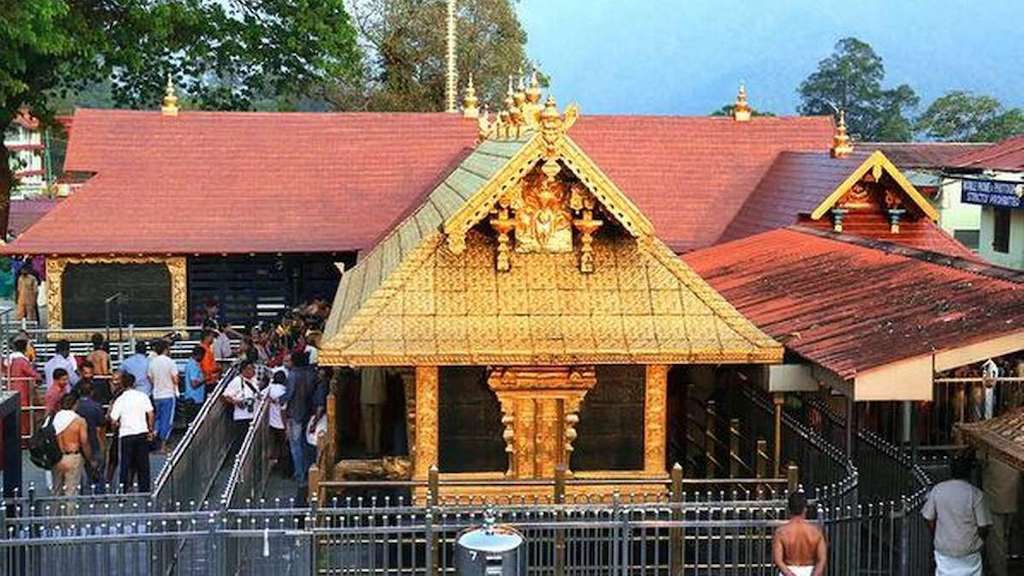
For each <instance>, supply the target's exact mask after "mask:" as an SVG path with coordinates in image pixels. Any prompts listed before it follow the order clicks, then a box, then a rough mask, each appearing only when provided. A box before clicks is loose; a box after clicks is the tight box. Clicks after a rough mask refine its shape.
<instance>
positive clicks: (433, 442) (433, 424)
mask: <svg viewBox="0 0 1024 576" xmlns="http://www.w3.org/2000/svg"><path fill="white" fill-rule="evenodd" d="M437 379H438V369H437V366H417V367H416V414H415V418H416V442H415V445H414V450H413V458H414V459H413V462H414V464H413V477H414V478H416V479H417V480H425V479H426V478H427V474H428V472H429V470H430V467H431V466H437V409H438V406H437V394H438V389H437Z"/></svg>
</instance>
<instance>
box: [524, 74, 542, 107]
mask: <svg viewBox="0 0 1024 576" xmlns="http://www.w3.org/2000/svg"><path fill="white" fill-rule="evenodd" d="M526 100H527V101H528V102H529V103H530V104H537V103H538V102H540V78H539V77H538V76H537V71H536V70H534V71H533V72H532V73H531V74H530V87H529V88H528V89H527V90H526Z"/></svg>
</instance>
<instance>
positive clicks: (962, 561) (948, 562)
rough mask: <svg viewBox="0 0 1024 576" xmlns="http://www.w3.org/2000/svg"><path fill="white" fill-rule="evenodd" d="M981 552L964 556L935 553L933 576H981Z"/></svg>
mask: <svg viewBox="0 0 1024 576" xmlns="http://www.w3.org/2000/svg"><path fill="white" fill-rule="evenodd" d="M981 567H982V562H981V552H974V553H973V554H968V555H966V556H946V555H945V554H943V553H941V552H936V553H935V576H981V575H982V568H981Z"/></svg>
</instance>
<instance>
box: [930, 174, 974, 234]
mask: <svg viewBox="0 0 1024 576" xmlns="http://www.w3.org/2000/svg"><path fill="white" fill-rule="evenodd" d="M960 188H961V184H960V180H959V179H954V178H943V179H942V182H941V184H940V185H939V194H938V200H937V202H935V205H936V208H938V209H939V225H940V226H942V229H943V230H945V231H946V232H949V233H950V234H952V235H953V236H954V237H956V236H957V231H972V230H980V229H981V206H977V205H975V204H964V203H963V202H961V201H960V192H961V191H960ZM958 239H959V240H960V241H961V242H963V243H964V244H968V243H967V242H964V239H963V238H962V237H961V238H958ZM968 245H969V244H968ZM969 247H970V248H972V249H974V248H976V246H969Z"/></svg>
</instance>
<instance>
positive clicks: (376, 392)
mask: <svg viewBox="0 0 1024 576" xmlns="http://www.w3.org/2000/svg"><path fill="white" fill-rule="evenodd" d="M363 370H367V369H365V368H364V369H363ZM373 370H380V371H381V373H382V375H383V378H382V380H380V381H379V382H378V381H374V380H373V379H372V378H371V379H364V378H363V374H362V371H361V370H356V371H349V372H348V374H347V375H346V376H345V377H344V378H343V379H342V382H343V386H342V387H341V390H340V391H339V392H340V397H339V399H338V403H339V406H338V408H339V410H338V413H339V414H341V415H343V416H342V417H341V418H338V423H337V430H338V439H339V440H340V442H339V448H340V453H339V456H340V457H341V458H344V459H366V458H379V457H384V456H407V455H408V454H409V441H408V433H407V425H408V424H407V421H406V390H405V386H404V384H403V382H404V381H403V377H402V374H401V373H400V371H398V370H384V369H380V368H374V369H373ZM377 376H380V374H378V375H377ZM371 435H376V438H375V439H373V438H370V436H371Z"/></svg>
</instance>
